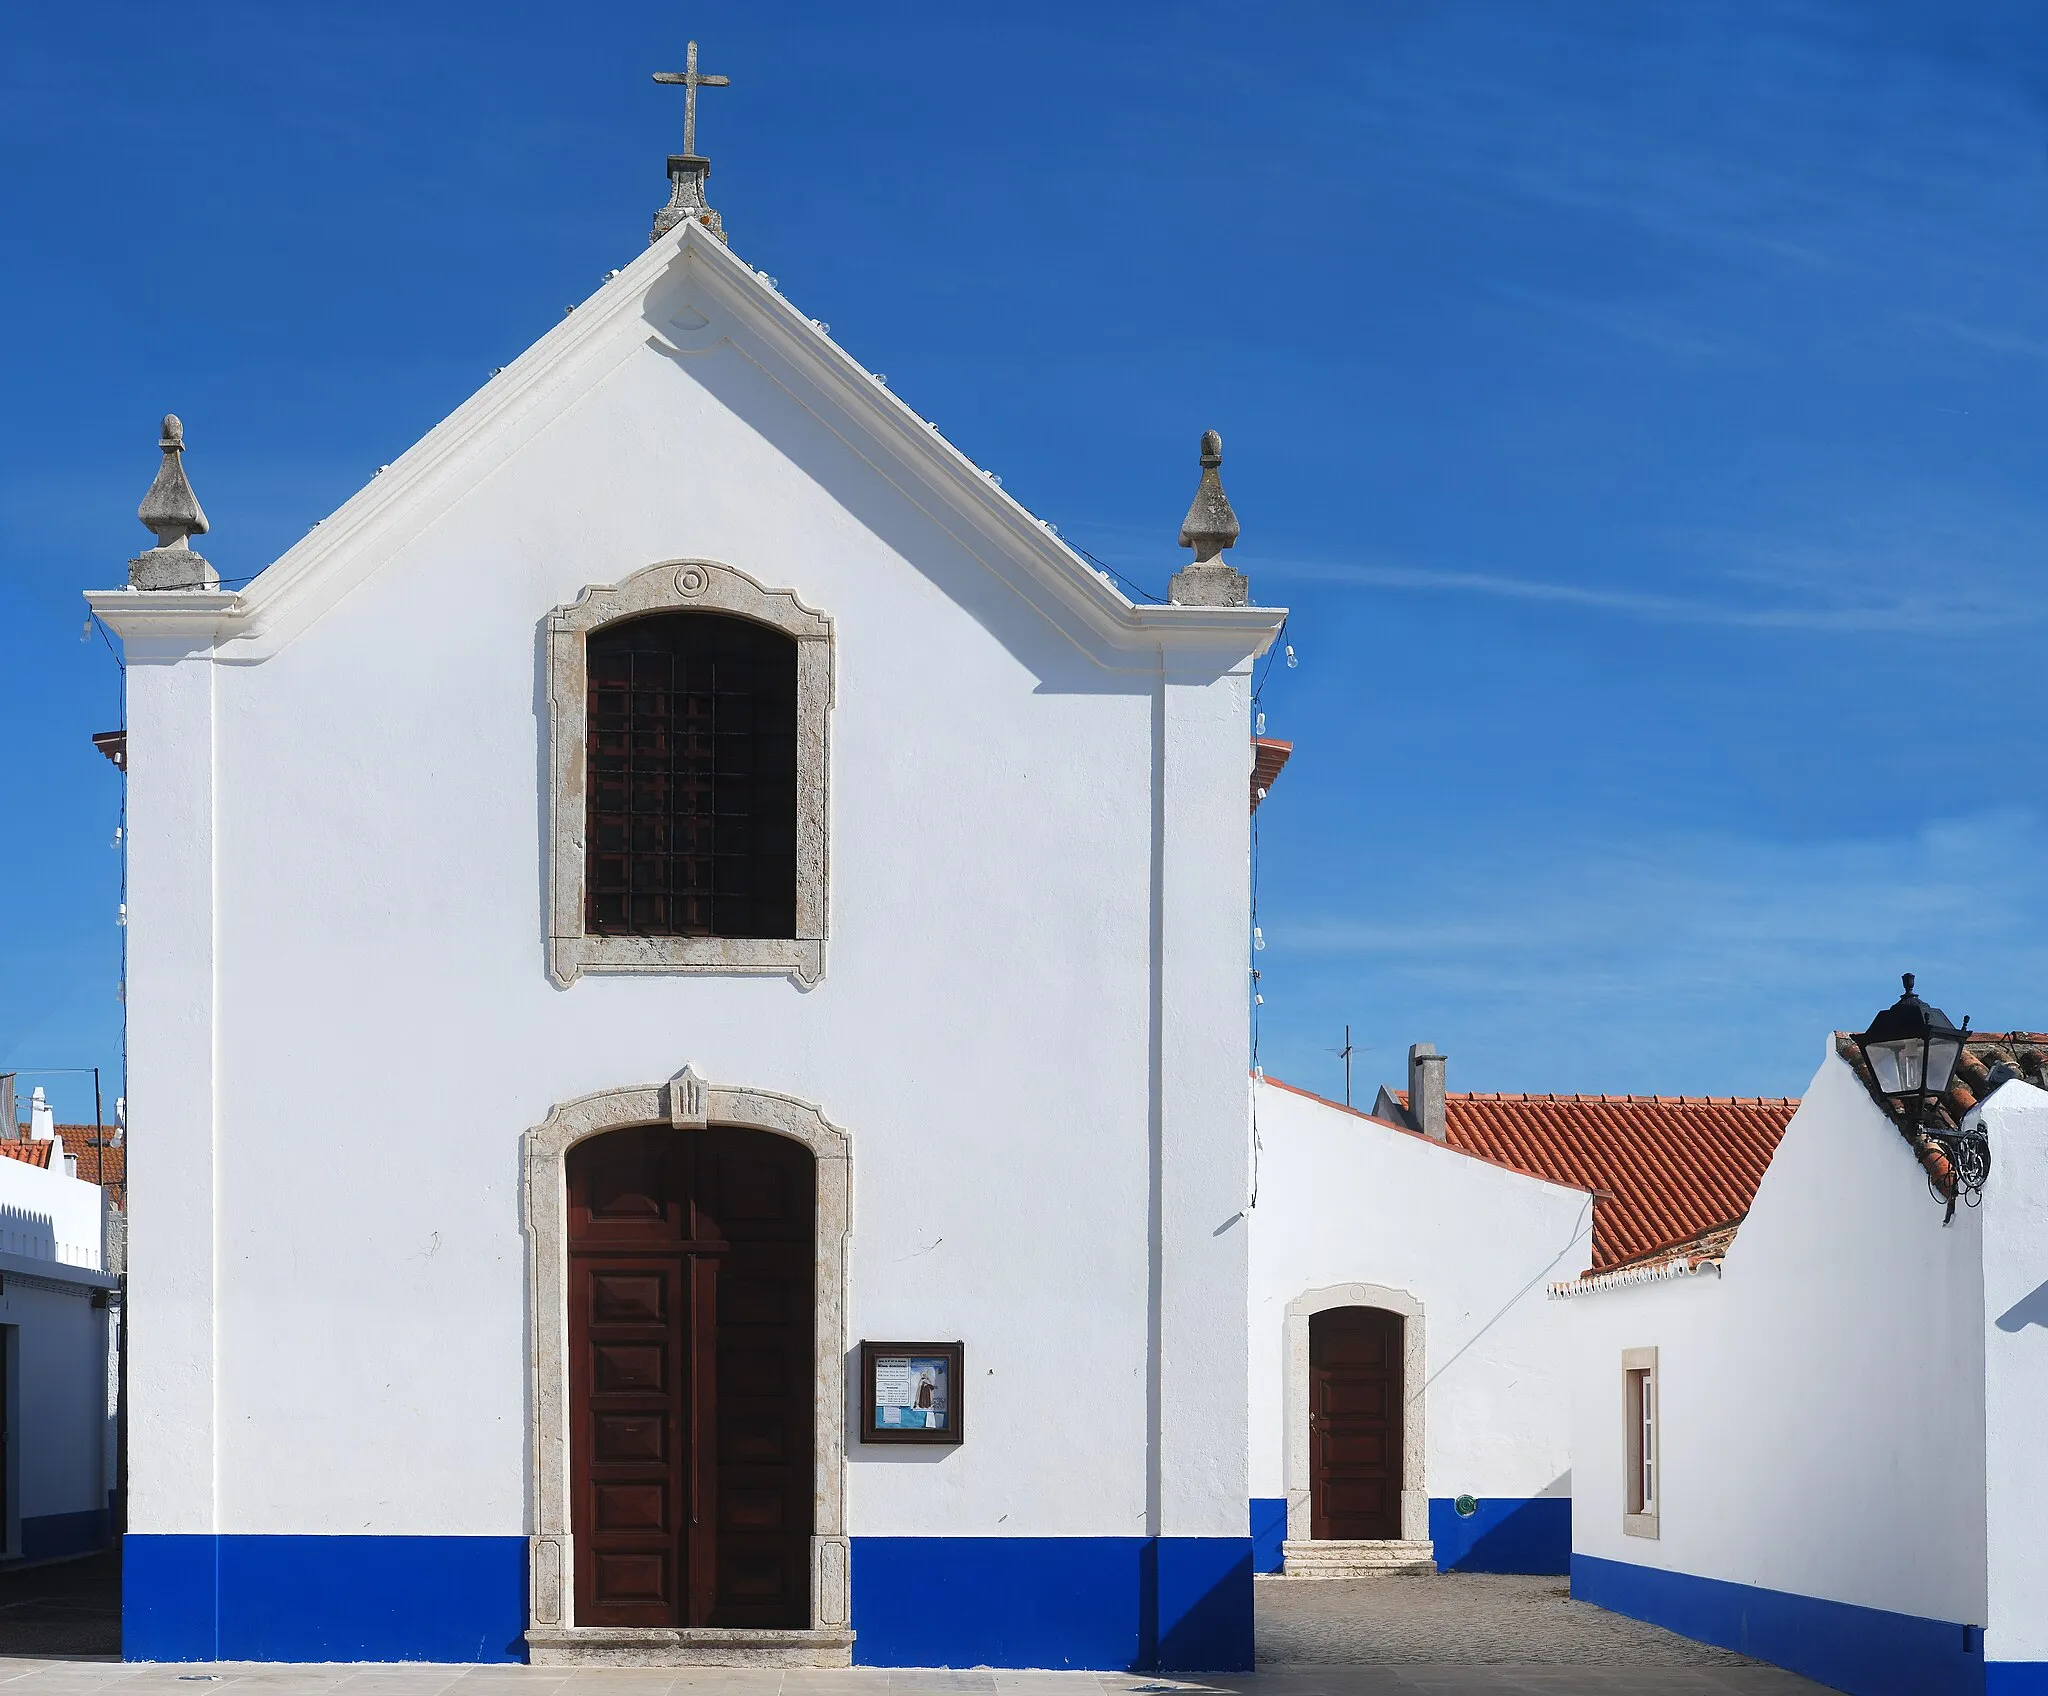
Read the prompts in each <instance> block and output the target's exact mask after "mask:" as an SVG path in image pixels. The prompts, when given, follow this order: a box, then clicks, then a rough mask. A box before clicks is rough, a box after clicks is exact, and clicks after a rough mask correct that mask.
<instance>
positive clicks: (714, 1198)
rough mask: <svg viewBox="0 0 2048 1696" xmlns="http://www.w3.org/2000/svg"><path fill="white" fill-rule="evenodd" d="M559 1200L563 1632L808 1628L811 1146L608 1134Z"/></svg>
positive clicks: (574, 1157)
mask: <svg viewBox="0 0 2048 1696" xmlns="http://www.w3.org/2000/svg"><path fill="white" fill-rule="evenodd" d="M568 1189H569V1227H568V1237H569V1243H568V1247H569V1289H568V1295H569V1396H570V1417H569V1441H570V1456H569V1468H570V1526H571V1530H572V1531H573V1532H574V1534H575V1572H576V1623H577V1624H579V1625H615V1626H619V1625H623V1626H707V1625H708V1626H743V1627H757V1628H774V1627H804V1626H808V1625H809V1624H810V1623H811V1619H810V1564H811V1563H810V1543H811V1528H812V1501H813V1495H812V1491H813V1470H812V1469H813V1436H812V1431H813V1408H812V1393H813V1384H814V1378H815V1370H816V1367H815V1362H816V1353H815V1347H814V1337H815V1326H816V1296H815V1276H814V1267H813V1257H814V1248H813V1244H814V1231H815V1215H816V1209H817V1174H816V1167H815V1165H814V1163H813V1161H812V1157H811V1152H810V1150H809V1149H807V1148H805V1147H804V1146H803V1145H802V1144H801V1143H797V1142H793V1141H791V1140H790V1139H788V1138H786V1137H778V1136H773V1135H771V1134H769V1133H768V1132H765V1131H750V1130H738V1129H726V1128H718V1127H714V1128H712V1129H710V1130H704V1131H677V1130H672V1129H670V1128H669V1127H668V1126H666V1125H662V1126H650V1127H646V1128H638V1129H632V1130H622V1131H613V1132H610V1133H608V1134H606V1135H604V1136H600V1137H593V1138H591V1139H590V1140H589V1141H587V1142H582V1143H578V1144H577V1145H576V1146H575V1147H574V1148H572V1149H571V1150H570V1151H569V1159H568Z"/></svg>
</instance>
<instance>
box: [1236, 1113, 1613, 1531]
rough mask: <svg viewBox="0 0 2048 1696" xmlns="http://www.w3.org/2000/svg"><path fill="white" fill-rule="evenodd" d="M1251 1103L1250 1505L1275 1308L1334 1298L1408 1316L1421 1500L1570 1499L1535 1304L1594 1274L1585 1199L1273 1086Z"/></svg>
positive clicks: (1558, 1412)
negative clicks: (1420, 1329)
mask: <svg viewBox="0 0 2048 1696" xmlns="http://www.w3.org/2000/svg"><path fill="white" fill-rule="evenodd" d="M1254 1097H1255V1102H1256V1109H1257V1113H1258V1133H1259V1204H1258V1207H1257V1208H1256V1209H1255V1210H1254V1211H1253V1214H1252V1236H1251V1308H1250V1311H1251V1360H1250V1365H1249V1379H1248V1388H1249V1402H1250V1410H1251V1413H1250V1417H1251V1436H1252V1443H1251V1457H1252V1458H1251V1493H1252V1495H1253V1496H1254V1497H1261V1498H1273V1497H1281V1496H1283V1495H1284V1494H1285V1483H1286V1481H1285V1476H1284V1458H1283V1457H1284V1452H1285V1447H1286V1427H1285V1419H1286V1409H1287V1398H1286V1394H1285V1383H1286V1377H1287V1334H1286V1333H1287V1308H1288V1304H1289V1303H1290V1302H1292V1301H1294V1300H1295V1299H1296V1298H1298V1297H1300V1296H1302V1295H1304V1294H1305V1293H1307V1292H1309V1291H1312V1290H1318V1289H1326V1288H1328V1287H1330V1286H1332V1285H1338V1284H1348V1283H1367V1284H1377V1285H1381V1286H1384V1287H1387V1288H1390V1289H1395V1290H1401V1291H1406V1292H1408V1293H1410V1294H1412V1295H1413V1296H1414V1297H1416V1298H1417V1299H1418V1300H1419V1301H1420V1302H1421V1303H1422V1307H1423V1317H1424V1320H1425V1323H1426V1330H1427V1336H1428V1350H1429V1353H1428V1360H1429V1368H1428V1371H1429V1376H1428V1382H1427V1384H1426V1385H1422V1386H1418V1385H1413V1384H1411V1385H1408V1386H1407V1394H1408V1397H1409V1400H1410V1402H1411V1404H1413V1403H1414V1402H1415V1400H1416V1398H1417V1396H1418V1394H1420V1396H1421V1397H1422V1398H1423V1401H1422V1412H1423V1415H1424V1420H1425V1431H1426V1435H1427V1443H1426V1453H1425V1483H1426V1489H1427V1492H1428V1494H1429V1495H1431V1496H1433V1497H1444V1496H1450V1497H1455V1496H1459V1495H1467V1494H1469V1495H1472V1496H1476V1497H1485V1498H1499V1497H1508V1498H1528V1497H1537V1496H1559V1495H1568V1494H1570V1492H1571V1443H1570V1402H1571V1396H1570V1372H1569V1362H1568V1358H1567V1351H1568V1349H1569V1346H1570V1335H1569V1328H1568V1324H1567V1316H1566V1315H1564V1314H1562V1313H1561V1312H1559V1311H1558V1309H1557V1305H1556V1304H1555V1303H1552V1302H1549V1301H1547V1300H1546V1299H1545V1295H1544V1291H1545V1287H1546V1286H1547V1285H1548V1284H1549V1283H1551V1282H1554V1281H1556V1280H1558V1279H1563V1278H1574V1277H1577V1276H1578V1274H1579V1273H1580V1272H1581V1271H1582V1270H1583V1269H1584V1268H1585V1267H1586V1266H1587V1265H1589V1264H1590V1263H1591V1256H1592V1234H1591V1227H1592V1207H1591V1198H1590V1197H1589V1196H1587V1195H1586V1194H1585V1193H1584V1192H1583V1191H1579V1190H1573V1189H1567V1188H1565V1187H1564V1186H1562V1185H1558V1184H1552V1183H1547V1182H1545V1181H1544V1180H1542V1179H1539V1178H1532V1177H1527V1176H1524V1175H1523V1174H1521V1173H1519V1172H1512V1171H1509V1170H1508V1169H1507V1168H1505V1167H1501V1166H1496V1165H1494V1164H1493V1163H1492V1162H1490V1161H1486V1160H1481V1159H1479V1158H1477V1157H1475V1156H1473V1155H1469V1154H1465V1153H1461V1152H1460V1151H1458V1150H1456V1149H1453V1148H1449V1147H1447V1146H1445V1145H1444V1144H1441V1143H1437V1142H1432V1141H1431V1140H1430V1139H1429V1138H1428V1137H1425V1136H1420V1135H1417V1134H1415V1133H1413V1132H1409V1131H1404V1130H1400V1129H1397V1128H1396V1127H1394V1126H1391V1125H1388V1124H1385V1123H1383V1122H1381V1121H1379V1120H1376V1119H1369V1118H1366V1117H1365V1116H1363V1115H1362V1114H1357V1113H1353V1112H1350V1111H1349V1110H1347V1109H1345V1108H1342V1107H1338V1106H1335V1105H1333V1104H1331V1103H1329V1102H1325V1101H1320V1100H1317V1099H1316V1098H1314V1097H1313V1096H1308V1095H1303V1094H1301V1093H1299V1092H1297V1091H1295V1090H1291V1089H1287V1088H1285V1087H1282V1086H1279V1085H1275V1084H1272V1083H1268V1082H1261V1083H1259V1084H1257V1085H1255V1086H1254Z"/></svg>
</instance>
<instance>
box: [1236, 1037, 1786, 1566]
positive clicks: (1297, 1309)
mask: <svg viewBox="0 0 2048 1696" xmlns="http://www.w3.org/2000/svg"><path fill="white" fill-rule="evenodd" d="M1447 1064H1448V1063H1447V1061H1446V1059H1445V1057H1444V1056H1443V1055H1440V1054H1438V1053H1437V1052H1436V1050H1435V1049H1434V1048H1433V1047H1432V1046H1431V1045H1429V1044H1427V1043H1418V1044H1416V1045H1415V1046H1414V1047H1413V1048H1412V1049H1410V1050H1409V1055H1408V1088H1407V1089H1405V1090H1403V1089H1395V1088H1392V1087H1388V1088H1383V1089H1381V1090H1380V1091H1379V1093H1378V1096H1377V1098H1376V1100H1375V1101H1374V1104H1373V1112H1372V1114H1371V1115H1370V1116H1368V1115H1364V1114H1360V1113H1355V1112H1353V1111H1352V1110H1351V1109H1349V1108H1347V1107H1340V1106H1338V1105H1336V1104H1335V1103H1333V1102H1327V1101H1323V1100H1320V1099H1319V1098H1317V1097H1314V1096H1311V1095H1307V1094H1306V1093H1305V1092H1302V1091H1299V1090H1295V1089H1292V1088H1290V1087H1289V1086H1287V1085H1285V1084H1281V1083H1279V1082H1278V1081H1277V1080H1272V1079H1267V1080H1264V1081H1263V1082H1261V1083H1260V1084H1258V1085H1257V1086H1256V1087H1255V1089H1254V1104H1255V1107H1256V1110H1257V1120H1256V1128H1257V1141H1258V1146H1259V1185H1258V1191H1259V1201H1258V1205H1257V1207H1256V1208H1255V1209H1254V1210H1253V1214H1252V1306H1251V1351H1250V1353H1251V1359H1250V1379H1249V1385H1250V1404H1251V1431H1252V1491H1253V1502H1252V1522H1253V1536H1254V1549H1255V1559H1256V1562H1257V1564H1258V1567H1259V1569H1260V1570H1261V1571H1265V1572H1275V1571H1281V1570H1283V1569H1284V1570H1286V1571H1289V1572H1295V1573H1307V1572H1323V1573H1328V1572H1333V1571H1344V1570H1353V1569H1375V1568H1384V1567H1387V1566H1401V1565H1419V1564H1421V1563H1423V1562H1425V1561H1429V1562H1433V1563H1434V1564H1435V1565H1436V1566H1437V1567H1438V1568H1439V1569H1442V1570H1446V1571H1450V1570H1456V1571H1466V1572H1554V1573H1563V1572H1565V1571H1567V1570H1568V1569H1569V1566H1570V1562H1571V1549H1572V1515H1573V1506H1572V1465H1571V1458H1570V1457H1571V1447H1570V1437H1569V1431H1570V1403H1571V1369H1570V1353H1569V1350H1570V1344H1571V1329H1570V1325H1569V1323H1568V1317H1569V1316H1568V1315H1566V1314H1564V1313H1562V1312H1561V1311H1560V1310H1559V1309H1558V1308H1557V1307H1556V1306H1555V1305H1554V1304H1551V1303H1549V1302H1547V1301H1546V1300H1544V1299H1543V1298H1544V1290H1545V1287H1546V1286H1547V1285H1548V1284H1550V1283H1552V1282H1555V1281H1557V1280H1559V1279H1563V1278H1569V1277H1571V1276H1573V1275H1574V1274H1576V1273H1578V1272H1579V1271H1581V1270H1586V1271H1590V1272H1593V1273H1599V1272H1603V1271H1608V1270H1611V1269H1613V1268H1615V1267H1619V1266H1623V1265H1626V1264H1628V1263H1629V1262H1631V1261H1632V1260H1634V1259H1636V1258H1639V1257H1641V1256H1644V1255H1650V1254H1655V1253H1656V1252H1657V1251H1658V1250H1660V1249H1661V1248H1663V1247H1664V1246H1665V1245H1667V1244H1669V1243H1671V1242H1673V1241H1674V1240H1681V1239H1686V1238H1690V1237H1692V1236H1694V1235H1696V1234H1697V1233H1698V1232H1699V1231H1701V1230H1702V1229H1704V1228H1706V1227H1708V1226H1711V1225H1718V1224H1721V1223H1723V1222H1725V1221H1727V1220H1729V1219H1732V1218H1737V1217H1740V1215H1741V1214H1742V1212H1743V1211H1744V1210H1745V1209H1746V1208H1747V1207H1748V1205H1749V1199H1750V1196H1751V1195H1752V1194H1753V1193H1754V1192H1755V1189H1756V1184H1757V1181H1758V1180H1759V1179H1760V1178H1761V1177H1762V1175H1763V1171H1764V1168H1765V1167H1766V1165H1768V1163H1769V1161H1770V1157H1771V1151H1772V1150H1773V1149H1774V1148H1775V1147H1776V1146H1777V1141H1778V1138H1779V1136H1780V1135H1781V1134H1782V1133H1783V1131H1784V1128H1785V1124H1786V1122H1787V1121H1788V1120H1789V1119H1790V1118H1791V1117H1792V1113H1793V1110H1794V1108H1796V1107H1797V1105H1798V1103H1797V1102H1793V1101H1784V1100H1772V1099H1760V1098H1748V1097H1728V1096H1617V1095H1509V1094H1491V1093H1473V1092H1465V1091H1452V1090H1449V1089H1447V1088H1446V1071H1447ZM1397 1345H1398V1346H1397ZM1319 1347H1320V1348H1321V1349H1322V1350H1324V1351H1325V1352H1328V1351H1332V1350H1336V1351H1342V1352H1345V1353H1347V1354H1348V1355H1350V1356H1351V1357H1352V1358H1351V1359H1350V1360H1349V1361H1347V1362H1345V1363H1343V1371H1341V1372H1337V1376H1336V1377H1335V1378H1332V1377H1331V1373H1332V1372H1336V1369H1337V1365H1338V1364H1339V1363H1337V1362H1335V1361H1331V1362H1330V1363H1328V1364H1327V1365H1326V1366H1324V1367H1320V1368H1319V1367H1318V1366H1317V1364H1316V1362H1317V1359H1318V1349H1319ZM1361 1352H1364V1353H1366V1354H1370V1355H1371V1356H1372V1357H1373V1359H1374V1361H1375V1363H1376V1364H1374V1365H1373V1366H1372V1368H1371V1370H1369V1371H1367V1370H1363V1369H1361V1363H1360V1360H1359V1359H1358V1358H1357V1357H1358V1356H1359V1355H1360V1354H1361ZM1379 1362H1384V1364H1377V1363H1379ZM1340 1380H1341V1381H1340ZM1340 1391H1341V1393H1342V1394H1343V1395H1344V1396H1345V1397H1348V1398H1350V1399H1352V1400H1353V1401H1356V1400H1357V1399H1358V1398H1360V1397H1368V1398H1370V1399H1371V1401H1372V1405H1373V1406H1375V1407H1377V1408H1380V1409H1383V1410H1384V1411H1383V1412H1380V1413H1376V1414H1373V1415H1370V1416H1366V1415H1361V1414H1359V1413H1357V1412H1351V1413H1346V1414H1343V1415H1341V1416H1338V1415H1334V1414H1332V1415H1329V1416H1327V1417H1326V1416H1325V1414H1324V1413H1322V1412H1319V1411H1318V1409H1317V1407H1316V1405H1315V1404H1316V1403H1317V1401H1318V1400H1319V1398H1322V1397H1326V1396H1329V1395H1332V1394H1336V1393H1338V1392H1340ZM1397 1409H1398V1410H1399V1411H1398V1415H1397V1413H1396V1410H1397ZM1397 1451H1398V1460H1397V1458H1396V1456H1397ZM1397 1489H1398V1491H1399V1499H1398V1504H1397V1502H1396V1497H1395V1491H1396V1490H1397ZM1341 1497H1348V1498H1349V1500H1350V1504H1351V1505H1350V1508H1349V1509H1348V1510H1346V1511H1344V1512H1333V1511H1331V1510H1332V1508H1333V1507H1335V1506H1338V1505H1339V1498H1341ZM1361 1508H1362V1511H1361ZM1397 1514H1398V1518H1397Z"/></svg>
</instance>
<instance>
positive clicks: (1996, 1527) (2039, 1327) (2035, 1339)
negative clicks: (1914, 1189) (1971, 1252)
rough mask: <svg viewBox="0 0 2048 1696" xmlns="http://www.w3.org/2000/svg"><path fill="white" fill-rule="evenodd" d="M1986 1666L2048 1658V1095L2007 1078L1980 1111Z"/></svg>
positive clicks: (2037, 1660)
mask: <svg viewBox="0 0 2048 1696" xmlns="http://www.w3.org/2000/svg"><path fill="white" fill-rule="evenodd" d="M1983 1120H1984V1129H1985V1132H1986V1134H1987V1135H1988V1137H1989V1139H1990V1142H1991V1162H1992V1164H1991V1178H1990V1181H1989V1182H1988V1183H1987V1184H1986V1185H1985V1188H1984V1199H1983V1208H1982V1216H1983V1230H1984V1318H1985V1326H1984V1435H1985V1476H1986V1484H1987V1490H1986V1496H1985V1516H1986V1527H1985V1541H1986V1550H1985V1553H1986V1563H1985V1564H1986V1569H1987V1571H1986V1579H1987V1587H1988V1598H1987V1600H1988V1612H1987V1613H1986V1615H1985V1616H1984V1623H1985V1629H1984V1658H1985V1659H1986V1660H1987V1661H2032V1662H2044V1661H2048V1539H2044V1538H2043V1537H2042V1535H2041V1510H2042V1507H2043V1504H2048V1447H2044V1445H2043V1443H2042V1441H2041V1431H2042V1418H2043V1410H2044V1409H2048V1094H2044V1093H2043V1092H2042V1091H2041V1090H2038V1089H2036V1088H2034V1087H2032V1086H2031V1085H2029V1084H2025V1083H2020V1082H2017V1081H2015V1082H2012V1083H2008V1084H2005V1085H2003V1086H2001V1087H2000V1088H1999V1089H1998V1090H1996V1091H1995V1092H1993V1094H1992V1096H1991V1098H1990V1100H1989V1101H1987V1102H1986V1103H1985V1104H1984V1110H1983Z"/></svg>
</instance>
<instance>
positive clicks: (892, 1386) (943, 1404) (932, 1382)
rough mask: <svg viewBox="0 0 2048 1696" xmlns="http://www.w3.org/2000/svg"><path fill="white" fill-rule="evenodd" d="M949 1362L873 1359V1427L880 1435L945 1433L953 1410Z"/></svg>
mask: <svg viewBox="0 0 2048 1696" xmlns="http://www.w3.org/2000/svg"><path fill="white" fill-rule="evenodd" d="M951 1366H952V1362H951V1361H949V1360H948V1359H947V1358H946V1357H945V1356H944V1355H942V1354H882V1355H877V1356H875V1426H876V1429H878V1430H882V1431H944V1430H946V1429H947V1428H948V1427H947V1423H946V1421H947V1410H948V1409H949V1408H950V1407H951V1406H952V1399H953V1398H952V1385H951V1384H950V1383H949V1382H948V1381H947V1380H948V1376H949V1371H950V1368H951Z"/></svg>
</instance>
